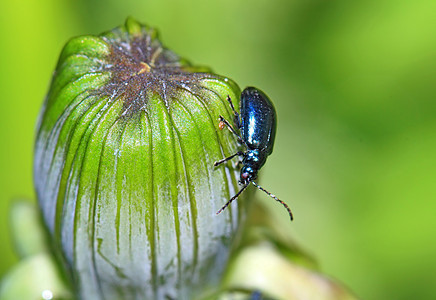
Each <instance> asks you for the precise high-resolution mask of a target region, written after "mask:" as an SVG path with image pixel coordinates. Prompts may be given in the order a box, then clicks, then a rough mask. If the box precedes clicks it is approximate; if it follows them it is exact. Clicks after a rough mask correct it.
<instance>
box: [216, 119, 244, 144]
mask: <svg viewBox="0 0 436 300" xmlns="http://www.w3.org/2000/svg"><path fill="white" fill-rule="evenodd" d="M221 124H224V125H225V126H227V128H228V129H229V130H230V132H231V133H233V134H234V135H236V136H237V137H238V143H239V144H245V143H244V142H243V140H242V138H241V136H240V135H239V134H238V133H237V132H236V131H235V129H234V128H233V126H232V125H230V123H229V122H228V121H227V120H226V119H224V117H223V116H220V128H221V126H222V125H221Z"/></svg>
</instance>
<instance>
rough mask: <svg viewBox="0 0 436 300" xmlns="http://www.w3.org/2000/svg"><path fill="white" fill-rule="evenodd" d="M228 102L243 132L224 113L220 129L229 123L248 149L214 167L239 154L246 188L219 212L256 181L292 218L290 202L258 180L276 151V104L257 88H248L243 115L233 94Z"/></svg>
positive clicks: (242, 95) (236, 123) (242, 108)
mask: <svg viewBox="0 0 436 300" xmlns="http://www.w3.org/2000/svg"><path fill="white" fill-rule="evenodd" d="M227 101H228V102H229V104H230V106H231V108H232V110H233V114H234V123H235V125H236V127H237V128H238V129H239V131H240V132H241V135H239V134H238V133H237V132H236V130H235V129H234V128H233V126H232V125H231V124H230V123H229V122H228V121H227V120H226V119H224V118H223V117H222V116H220V117H219V120H220V124H219V128H220V129H223V128H224V126H227V128H228V129H229V130H230V131H231V132H232V133H233V134H235V135H236V136H237V137H238V141H239V143H240V144H243V145H245V147H246V151H245V152H243V151H238V152H236V153H235V154H233V155H231V156H229V157H226V158H224V159H222V160H219V161H216V162H215V163H214V166H219V165H220V164H222V163H224V162H226V161H228V160H230V159H232V158H234V157H235V156H240V157H242V168H241V172H240V180H239V182H240V184H242V185H243V187H242V188H241V190H240V191H239V192H238V193H236V195H235V196H233V197H232V198H231V199H230V200H229V201H227V203H226V204H224V206H223V207H222V208H221V209H220V210H219V211H218V212H217V214H219V213H221V212H222V211H223V210H224V209H225V208H226V207H227V206H229V204H230V203H232V201H233V200H235V199H236V198H238V197H239V195H240V194H241V193H242V192H243V191H244V190H245V189H246V188H247V187H248V185H249V184H250V183H253V184H254V186H256V187H257V188H258V189H259V190H261V191H263V192H265V193H266V194H267V195H269V196H270V197H271V198H273V199H275V200H276V201H278V202H280V203H281V204H282V205H283V206H284V207H285V208H286V209H287V211H288V213H289V216H290V218H291V221H292V220H293V216H292V212H291V209H290V208H289V207H288V205H287V204H286V203H285V202H283V201H282V200H280V199H279V198H277V197H276V196H275V195H273V194H271V193H270V192H268V191H267V190H265V189H264V188H262V187H261V186H260V185H258V184H257V183H256V182H255V181H254V180H256V178H257V172H258V171H259V170H260V168H262V166H263V165H264V164H265V162H266V159H267V157H268V156H269V155H270V154H271V153H272V151H273V147H274V139H275V135H276V127H277V116H276V111H275V109H274V105H273V104H272V102H271V100H270V99H269V98H268V96H267V95H265V93H264V92H262V91H261V90H259V89H257V88H254V87H247V88H245V89H244V90H243V91H242V93H241V112H240V114H239V113H238V112H237V111H236V110H235V107H234V106H233V103H232V99H231V98H230V97H229V96H227Z"/></svg>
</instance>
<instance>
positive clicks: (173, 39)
mask: <svg viewBox="0 0 436 300" xmlns="http://www.w3.org/2000/svg"><path fill="white" fill-rule="evenodd" d="M435 11H436V1H433V0H428V1H426V0H416V1H412V0H410V1H403V0H395V1H394V0H384V1H346V0H342V1H338V0H336V1H321V0H312V1H310V0H309V1H308V0H305V1H297V0H294V1H286V0H283V1H279V0H269V1H267V0H244V1H236V0H220V1H202V0H195V1H189V2H188V1H186V2H182V1H177V0H173V1H170V0H165V1H163V0H159V1H158V0H154V1H145V0H143V1H134V0H129V1H114V0H113V1H105V2H103V1H95V0H93V1H89V0H87V1H85V0H80V1H74V2H73V1H59V0H45V1H30V0H25V1H15V2H14V1H2V2H1V4H0V24H1V26H0V34H1V41H0V43H1V47H0V68H1V73H0V93H1V99H0V109H1V114H2V116H1V118H0V124H1V126H0V140H1V141H2V147H1V148H0V166H1V171H2V172H1V174H0V185H1V186H0V190H1V194H0V244H1V247H0V276H1V275H3V274H4V273H5V272H6V271H7V270H8V269H9V268H10V267H11V266H12V265H13V264H14V262H16V257H15V255H14V252H13V245H12V242H11V239H10V235H9V229H8V209H9V206H10V202H11V200H12V199H13V198H17V197H20V198H23V197H24V198H29V199H34V198H35V196H34V192H33V187H32V147H33V139H34V128H35V123H36V120H37V115H38V111H39V109H40V107H41V104H42V101H43V99H44V94H45V93H46V91H47V88H48V85H49V81H50V78H51V74H52V71H53V70H54V67H55V64H56V61H57V57H58V55H59V53H60V51H61V49H62V46H63V45H64V44H65V42H66V41H67V40H68V39H69V38H70V37H72V36H76V35H82V34H88V33H90V34H98V33H100V32H102V31H105V30H108V29H111V28H113V27H115V26H118V25H121V24H122V23H123V22H124V20H125V18H126V17H127V16H129V15H131V16H133V17H135V18H137V19H138V20H139V21H141V22H144V23H147V24H149V25H151V26H153V27H156V28H158V29H159V31H160V33H161V38H162V40H163V42H164V43H165V45H167V47H169V48H171V49H173V50H174V51H175V52H177V53H178V54H180V55H182V56H184V57H186V58H188V59H190V60H191V61H193V62H194V63H196V64H203V65H210V66H212V67H213V69H214V70H215V71H216V72H217V73H220V74H224V75H227V76H229V77H231V78H233V79H234V80H236V82H238V83H239V85H241V87H244V86H247V85H254V86H257V87H259V88H261V89H262V90H264V91H265V92H266V93H267V94H268V95H269V96H270V97H271V98H272V99H273V101H274V103H275V105H276V109H277V111H278V115H279V116H278V118H279V123H278V124H279V125H278V133H277V134H278V135H277V139H276V144H275V150H274V154H273V155H272V156H271V157H270V158H269V160H268V163H267V165H266V166H265V167H264V169H263V170H262V183H263V185H264V186H265V187H266V188H267V189H269V190H271V191H273V192H274V193H275V194H277V195H279V196H280V197H281V198H282V199H283V200H285V201H287V202H288V203H289V204H290V206H291V208H292V209H293V212H294V214H295V221H294V222H293V223H292V224H289V227H288V228H284V230H289V231H291V232H292V234H293V235H294V236H295V239H296V240H297V242H298V243H299V244H300V245H301V246H302V247H303V248H305V249H306V250H307V251H308V252H309V253H310V254H311V255H313V256H314V257H315V258H316V259H317V261H318V262H319V265H320V268H321V270H322V271H323V272H325V273H327V274H329V275H331V276H332V277H333V278H336V279H338V280H339V281H341V282H343V283H345V284H346V285H347V286H348V287H349V288H350V289H351V290H352V291H354V292H355V293H356V294H357V295H358V296H360V297H362V298H364V299H429V298H432V296H433V297H434V296H435V295H436V182H435V181H436V101H435V100H436V99H435V95H436V31H435V30H436V26H435V23H434V22H435V13H434V12H435ZM258 197H259V198H261V199H262V200H264V201H270V199H268V197H267V196H264V195H261V194H258ZM271 203H272V205H274V207H275V208H276V209H279V210H281V212H282V213H281V216H282V217H283V218H288V216H287V214H286V212H285V211H284V210H283V208H282V207H280V206H279V205H276V204H275V203H273V202H272V201H271Z"/></svg>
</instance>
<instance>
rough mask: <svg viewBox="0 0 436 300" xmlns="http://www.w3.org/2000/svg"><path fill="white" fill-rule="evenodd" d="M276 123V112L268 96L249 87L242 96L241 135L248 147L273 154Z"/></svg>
mask: <svg viewBox="0 0 436 300" xmlns="http://www.w3.org/2000/svg"><path fill="white" fill-rule="evenodd" d="M276 122H277V121H276V111H275V109H274V105H273V104H272V102H271V100H270V99H269V98H268V96H267V95H265V93H263V92H262V91H260V90H258V89H256V88H253V87H247V88H246V89H245V90H244V91H243V92H242V94H241V123H242V124H241V131H242V132H241V134H242V136H243V138H244V141H245V143H246V144H247V147H248V148H249V149H259V150H260V151H262V152H263V151H265V152H267V154H268V155H269V154H271V152H272V150H273V146H274V138H275V133H276Z"/></svg>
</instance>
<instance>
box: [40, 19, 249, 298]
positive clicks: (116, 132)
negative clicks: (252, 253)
mask: <svg viewBox="0 0 436 300" xmlns="http://www.w3.org/2000/svg"><path fill="white" fill-rule="evenodd" d="M203 71H205V69H200V68H195V67H192V66H191V65H190V64H189V63H188V62H186V61H184V60H182V59H181V58H180V57H178V56H177V55H175V54H174V53H172V52H171V51H169V50H167V49H165V48H164V47H163V46H162V45H161V44H160V42H159V40H158V39H157V38H156V32H155V31H154V30H153V29H150V28H148V27H146V26H142V25H140V24H138V23H136V22H135V21H133V20H131V19H128V20H127V22H126V25H125V26H122V27H119V28H116V29H114V30H112V31H110V32H107V33H104V34H102V35H100V36H82V37H78V38H74V39H72V40H71V41H69V42H68V43H67V45H66V46H65V48H64V50H63V51H62V54H61V56H60V59H59V63H58V65H57V68H56V71H55V74H54V77H53V81H52V84H51V87H50V90H49V93H48V95H47V98H46V101H45V103H44V107H43V109H42V112H41V116H40V122H39V125H38V132H37V139H36V145H35V160H34V177H35V187H36V191H37V196H38V200H39V203H40V206H41V209H42V212H43V216H44V220H45V222H46V224H47V226H48V228H49V231H50V233H51V235H52V238H53V243H54V245H55V247H57V248H58V249H60V251H61V252H62V255H63V257H64V260H65V265H66V268H67V270H68V271H69V272H70V274H71V275H72V278H73V281H74V283H73V284H74V287H75V288H76V290H77V293H78V297H79V298H82V299H191V298H193V297H195V296H196V295H198V294H199V293H201V292H202V291H204V290H205V289H207V288H208V287H209V286H210V285H212V284H213V283H214V282H216V281H217V278H218V277H219V276H220V274H221V273H222V269H223V268H224V266H225V264H226V260H227V256H228V251H229V245H230V241H231V237H232V236H233V235H234V232H235V230H236V228H237V224H238V222H239V219H240V218H241V211H240V210H239V211H238V205H237V204H236V203H234V204H233V205H231V206H230V207H229V208H228V211H225V212H224V213H222V214H221V215H218V216H217V215H215V213H216V211H217V210H218V209H219V208H220V207H221V206H222V205H223V204H224V203H225V202H226V201H227V200H228V199H229V198H230V197H231V196H232V195H233V194H234V192H235V190H236V189H237V179H236V176H235V175H236V173H235V170H234V169H233V168H231V165H230V164H229V165H228V166H227V167H219V168H214V167H213V162H214V161H215V160H218V159H221V158H223V157H224V156H227V155H229V154H233V153H234V152H236V151H237V144H236V139H235V138H234V137H233V136H232V135H231V134H230V133H229V132H228V131H227V130H223V131H220V130H219V129H218V121H217V120H218V116H219V115H223V116H224V117H225V118H228V119H229V120H232V112H231V109H230V107H229V105H228V103H227V101H226V97H227V95H229V96H230V97H232V98H233V99H235V100H236V101H234V102H235V104H237V102H238V101H237V99H239V88H238V87H237V86H236V84H234V83H233V82H232V81H231V80H229V79H227V78H224V77H221V76H217V75H214V74H212V73H207V72H203ZM239 209H240V208H239ZM165 297H167V298H165Z"/></svg>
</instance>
